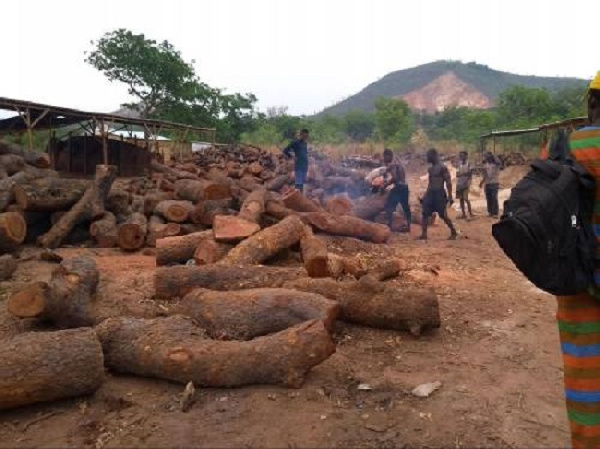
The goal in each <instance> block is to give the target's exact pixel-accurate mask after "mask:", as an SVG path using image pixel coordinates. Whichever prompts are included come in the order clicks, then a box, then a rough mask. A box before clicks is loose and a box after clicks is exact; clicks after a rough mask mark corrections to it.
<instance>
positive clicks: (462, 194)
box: [456, 151, 473, 220]
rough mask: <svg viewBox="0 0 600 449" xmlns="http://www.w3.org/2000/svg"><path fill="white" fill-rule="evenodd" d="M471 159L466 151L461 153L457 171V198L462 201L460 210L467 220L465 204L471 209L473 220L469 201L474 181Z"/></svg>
mask: <svg viewBox="0 0 600 449" xmlns="http://www.w3.org/2000/svg"><path fill="white" fill-rule="evenodd" d="M468 157H469V155H468V153H467V152H466V151H461V152H460V153H459V154H458V169H457V170H456V197H457V198H458V199H459V200H460V209H461V210H462V216H461V217H460V218H462V219H463V220H466V218H467V214H466V211H465V203H466V205H467V207H468V209H469V217H470V218H473V211H472V210H471V201H469V189H470V188H471V181H472V180H473V169H472V168H471V164H470V163H469V161H468V160H467V159H468Z"/></svg>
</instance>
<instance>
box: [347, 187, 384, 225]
mask: <svg viewBox="0 0 600 449" xmlns="http://www.w3.org/2000/svg"><path fill="white" fill-rule="evenodd" d="M388 195H389V193H386V194H384V195H370V196H366V197H363V198H361V199H360V200H358V201H355V202H354V215H356V216H357V217H358V218H362V219H363V220H374V219H375V217H376V216H377V215H378V214H379V213H380V212H382V211H383V209H384V207H385V202H386V201H387V197H388Z"/></svg>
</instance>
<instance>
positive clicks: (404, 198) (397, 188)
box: [382, 148, 412, 233]
mask: <svg viewBox="0 0 600 449" xmlns="http://www.w3.org/2000/svg"><path fill="white" fill-rule="evenodd" d="M383 163H384V164H385V167H386V178H387V180H386V182H385V184H384V185H383V189H382V190H383V191H385V190H386V188H387V187H388V186H391V187H392V189H391V190H390V193H389V195H388V197H387V200H386V202H385V207H384V209H385V215H386V220H387V223H388V226H389V227H390V229H392V224H393V222H394V212H395V211H396V208H397V207H398V204H400V205H401V206H402V212H404V217H405V218H406V227H404V228H402V229H401V232H408V233H410V225H411V221H412V217H411V213H410V206H409V204H408V196H409V191H408V184H406V173H405V172H404V167H402V165H401V164H400V162H398V161H396V162H394V153H393V152H392V150H390V149H389V148H386V149H385V150H383Z"/></svg>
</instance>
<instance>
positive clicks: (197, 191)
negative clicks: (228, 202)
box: [175, 179, 231, 203]
mask: <svg viewBox="0 0 600 449" xmlns="http://www.w3.org/2000/svg"><path fill="white" fill-rule="evenodd" d="M175 193H176V194H177V196H178V197H179V198H180V199H182V200H187V201H191V202H193V203H197V202H199V201H202V200H223V199H226V198H229V197H230V196H231V193H230V191H229V187H228V186H227V185H226V184H221V183H217V182H212V181H206V180H201V181H195V180H192V179H182V180H179V181H177V182H175Z"/></svg>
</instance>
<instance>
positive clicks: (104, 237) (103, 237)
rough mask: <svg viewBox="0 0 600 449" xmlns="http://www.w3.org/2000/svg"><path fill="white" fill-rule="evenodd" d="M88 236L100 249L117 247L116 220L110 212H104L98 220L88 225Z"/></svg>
mask: <svg viewBox="0 0 600 449" xmlns="http://www.w3.org/2000/svg"><path fill="white" fill-rule="evenodd" d="M90 235H91V236H92V237H93V238H94V240H96V242H97V243H98V247H100V248H114V247H115V246H117V242H118V240H119V239H118V235H117V219H116V218H115V216H114V214H113V213H112V212H106V213H105V214H104V216H103V217H102V218H101V219H100V220H96V221H94V222H93V223H92V224H91V225H90Z"/></svg>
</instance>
